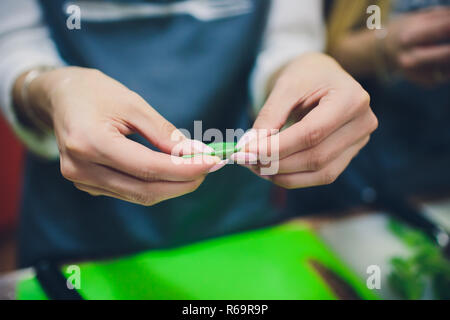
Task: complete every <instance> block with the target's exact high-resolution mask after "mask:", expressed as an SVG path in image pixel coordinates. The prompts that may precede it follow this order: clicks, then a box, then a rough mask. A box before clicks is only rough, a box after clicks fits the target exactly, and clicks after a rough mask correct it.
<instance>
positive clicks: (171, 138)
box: [130, 103, 213, 156]
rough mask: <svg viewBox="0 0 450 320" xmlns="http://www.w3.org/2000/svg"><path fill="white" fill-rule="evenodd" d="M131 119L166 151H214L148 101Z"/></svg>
mask: <svg viewBox="0 0 450 320" xmlns="http://www.w3.org/2000/svg"><path fill="white" fill-rule="evenodd" d="M130 121H131V122H132V125H133V126H134V127H135V129H136V130H137V131H138V132H139V133H140V134H141V135H142V136H143V137H144V138H145V139H147V140H148V141H149V142H151V143H152V144H153V145H154V146H155V147H157V148H158V149H159V150H161V151H162V152H164V153H168V154H174V155H177V156H178V155H186V154H195V153H209V152H212V151H213V150H212V148H210V147H208V146H207V145H205V144H204V143H202V142H200V141H195V140H191V139H188V138H187V137H186V136H185V135H184V134H183V133H182V132H181V131H180V130H179V129H177V128H176V127H175V126H174V125H173V124H172V123H170V122H169V121H168V120H167V119H165V118H164V117H163V116H162V115H161V114H159V113H158V112H157V111H156V110H155V109H153V108H152V107H151V106H149V105H148V104H146V103H145V105H144V106H143V107H140V108H138V111H137V113H136V115H135V116H134V117H133V119H130ZM174 152H175V153H176V154H175V153H174Z"/></svg>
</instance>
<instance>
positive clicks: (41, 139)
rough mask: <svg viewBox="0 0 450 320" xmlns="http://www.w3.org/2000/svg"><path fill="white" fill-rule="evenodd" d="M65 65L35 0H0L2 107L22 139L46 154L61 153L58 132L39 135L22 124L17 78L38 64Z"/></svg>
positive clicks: (48, 156) (0, 82)
mask: <svg viewBox="0 0 450 320" xmlns="http://www.w3.org/2000/svg"><path fill="white" fill-rule="evenodd" d="M42 65H46V66H62V65H64V62H63V61H62V59H61V58H60V56H59V54H58V51H57V49H56V47H55V44H54V43H53V41H52V40H51V38H50V35H49V31H48V29H47V27H46V26H45V24H44V22H43V17H42V11H41V8H40V6H39V4H38V3H37V1H35V0H2V1H0V108H1V110H2V111H3V114H4V115H5V117H6V119H7V120H8V122H9V123H10V124H11V127H12V128H13V130H14V131H15V133H16V134H17V136H18V137H19V138H20V139H21V140H22V142H23V143H24V144H25V145H26V146H27V147H28V148H29V149H30V150H31V151H33V152H35V153H37V154H38V155H40V156H42V157H46V158H56V157H57V156H58V154H59V152H58V147H57V144H56V139H55V137H54V135H52V134H48V135H45V136H42V135H37V134H36V133H35V132H34V131H32V130H30V129H28V128H26V127H24V126H23V125H21V124H20V123H19V121H18V119H17V117H16V115H15V113H14V109H13V106H12V104H13V101H12V90H13V86H14V83H15V81H16V79H17V78H18V77H19V76H20V75H21V74H22V73H24V72H26V71H27V70H30V69H31V68H33V67H37V66H42Z"/></svg>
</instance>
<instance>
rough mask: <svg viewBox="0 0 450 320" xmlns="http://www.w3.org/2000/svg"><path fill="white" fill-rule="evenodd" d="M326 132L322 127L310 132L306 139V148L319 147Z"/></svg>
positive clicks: (307, 133)
mask: <svg viewBox="0 0 450 320" xmlns="http://www.w3.org/2000/svg"><path fill="white" fill-rule="evenodd" d="M323 134H324V130H323V129H322V128H321V127H316V128H312V129H310V130H308V131H307V132H306V135H305V137H304V143H305V146H306V148H312V147H314V146H315V145H317V144H318V143H319V142H320V141H321V140H322V137H323Z"/></svg>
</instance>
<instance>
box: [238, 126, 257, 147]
mask: <svg viewBox="0 0 450 320" xmlns="http://www.w3.org/2000/svg"><path fill="white" fill-rule="evenodd" d="M256 138H257V132H256V130H255V129H250V130H249V131H247V132H246V133H245V134H244V135H243V136H242V138H241V139H239V141H238V143H237V144H236V149H238V150H239V149H241V148H242V147H243V146H245V145H246V144H247V143H249V142H250V141H251V140H253V139H256Z"/></svg>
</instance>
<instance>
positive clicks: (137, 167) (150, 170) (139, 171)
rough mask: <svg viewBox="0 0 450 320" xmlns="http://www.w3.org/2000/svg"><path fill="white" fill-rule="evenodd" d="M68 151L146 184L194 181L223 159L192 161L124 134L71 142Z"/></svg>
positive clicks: (79, 157) (98, 135)
mask: <svg viewBox="0 0 450 320" xmlns="http://www.w3.org/2000/svg"><path fill="white" fill-rule="evenodd" d="M66 150H67V152H68V153H69V154H70V155H71V156H73V157H76V158H78V159H84V160H88V161H90V162H94V163H97V164H102V165H105V166H108V167H110V168H113V169H115V170H118V171H121V172H123V173H125V174H128V175H131V176H134V177H136V178H138V179H141V180H145V181H156V180H166V181H191V180H195V179H197V178H198V177H200V176H202V175H205V174H207V173H208V172H209V170H210V169H211V168H213V167H214V166H215V165H216V164H218V163H219V162H220V161H221V160H220V158H218V157H210V156H206V155H205V156H201V157H194V158H190V159H183V158H181V157H175V156H171V155H169V154H165V153H161V152H157V151H153V150H151V149H149V148H147V147H145V146H143V145H141V144H139V143H137V142H135V141H132V140H130V139H128V138H126V137H124V136H122V135H121V134H118V135H106V134H103V135H102V134H101V133H100V134H97V135H96V139H95V140H94V141H92V142H86V141H83V140H81V139H79V140H75V141H73V142H71V143H68V145H67V147H66Z"/></svg>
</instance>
